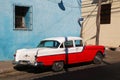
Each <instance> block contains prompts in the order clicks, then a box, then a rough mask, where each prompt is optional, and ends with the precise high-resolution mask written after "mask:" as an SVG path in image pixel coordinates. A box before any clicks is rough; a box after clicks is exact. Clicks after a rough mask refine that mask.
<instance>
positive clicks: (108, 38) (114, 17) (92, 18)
mask: <svg viewBox="0 0 120 80" xmlns="http://www.w3.org/2000/svg"><path fill="white" fill-rule="evenodd" d="M85 4H88V5H90V6H89V7H86V5H85ZM91 13H92V14H91ZM96 13H97V8H96V5H95V4H91V0H83V3H82V16H83V18H84V24H83V32H82V33H83V39H84V40H85V41H86V42H87V44H95V38H94V39H90V38H91V37H93V36H95V34H96ZM88 15H89V17H87V16H88ZM100 44H101V45H105V46H108V47H118V46H119V45H120V0H113V3H112V8H111V24H101V26H100Z"/></svg>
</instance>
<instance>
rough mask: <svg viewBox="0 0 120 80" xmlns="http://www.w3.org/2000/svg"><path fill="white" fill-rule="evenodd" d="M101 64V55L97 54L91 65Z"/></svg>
mask: <svg viewBox="0 0 120 80" xmlns="http://www.w3.org/2000/svg"><path fill="white" fill-rule="evenodd" d="M102 62H103V55H102V54H101V53H100V52H98V53H97V54H96V56H95V57H94V60H93V63H94V64H101V63H102Z"/></svg>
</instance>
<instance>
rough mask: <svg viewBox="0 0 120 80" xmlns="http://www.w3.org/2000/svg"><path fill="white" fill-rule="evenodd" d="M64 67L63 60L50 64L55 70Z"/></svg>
mask: <svg viewBox="0 0 120 80" xmlns="http://www.w3.org/2000/svg"><path fill="white" fill-rule="evenodd" d="M63 68H64V62H62V61H60V62H54V64H53V65H52V70H53V71H55V72H58V71H61V70H63Z"/></svg>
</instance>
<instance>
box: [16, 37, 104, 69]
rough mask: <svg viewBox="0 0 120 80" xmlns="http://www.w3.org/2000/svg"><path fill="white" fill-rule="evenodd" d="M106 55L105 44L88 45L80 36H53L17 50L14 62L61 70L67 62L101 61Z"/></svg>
mask: <svg viewBox="0 0 120 80" xmlns="http://www.w3.org/2000/svg"><path fill="white" fill-rule="evenodd" d="M104 55H105V47H104V46H95V45H90V46H89V45H87V46H86V45H84V44H83V40H82V39H81V38H80V37H53V38H47V39H44V40H42V41H41V42H40V44H39V45H38V46H37V48H32V49H19V50H17V51H16V53H15V54H14V63H15V64H16V65H23V64H26V65H34V66H39V65H43V66H52V69H53V70H54V71H60V70H62V69H63V68H64V65H66V64H75V63H81V62H89V61H93V62H94V63H101V62H102V60H103V57H104Z"/></svg>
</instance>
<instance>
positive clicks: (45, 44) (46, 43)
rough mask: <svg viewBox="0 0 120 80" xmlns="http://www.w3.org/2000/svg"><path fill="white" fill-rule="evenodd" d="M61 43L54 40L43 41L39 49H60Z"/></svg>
mask: <svg viewBox="0 0 120 80" xmlns="http://www.w3.org/2000/svg"><path fill="white" fill-rule="evenodd" d="M59 45H60V43H59V42H58V41H54V40H45V41H41V42H40V44H39V45H38V46H37V47H45V48H58V47H59Z"/></svg>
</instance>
